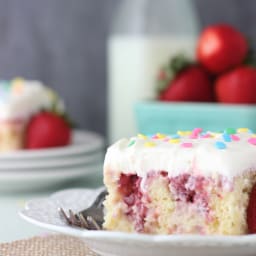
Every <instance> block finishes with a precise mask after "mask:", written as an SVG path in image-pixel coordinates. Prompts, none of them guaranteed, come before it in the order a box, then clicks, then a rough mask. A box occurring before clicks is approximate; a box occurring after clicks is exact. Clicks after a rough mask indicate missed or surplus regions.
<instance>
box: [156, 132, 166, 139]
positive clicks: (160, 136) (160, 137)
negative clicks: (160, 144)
mask: <svg viewBox="0 0 256 256" xmlns="http://www.w3.org/2000/svg"><path fill="white" fill-rule="evenodd" d="M156 136H157V138H158V139H163V138H165V137H166V135H165V134H161V133H157V134H156Z"/></svg>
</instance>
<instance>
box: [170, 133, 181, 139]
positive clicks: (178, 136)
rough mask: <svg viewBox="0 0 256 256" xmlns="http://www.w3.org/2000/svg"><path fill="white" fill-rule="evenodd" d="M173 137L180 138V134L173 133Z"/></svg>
mask: <svg viewBox="0 0 256 256" xmlns="http://www.w3.org/2000/svg"><path fill="white" fill-rule="evenodd" d="M171 138H172V139H179V138H180V135H179V134H173V135H171Z"/></svg>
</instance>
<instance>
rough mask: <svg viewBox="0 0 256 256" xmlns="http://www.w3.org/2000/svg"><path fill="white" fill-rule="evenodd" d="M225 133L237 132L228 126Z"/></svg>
mask: <svg viewBox="0 0 256 256" xmlns="http://www.w3.org/2000/svg"><path fill="white" fill-rule="evenodd" d="M225 133H227V134H235V133H236V129H234V128H227V129H226V130H225Z"/></svg>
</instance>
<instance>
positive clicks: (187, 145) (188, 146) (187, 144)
mask: <svg viewBox="0 0 256 256" xmlns="http://www.w3.org/2000/svg"><path fill="white" fill-rule="evenodd" d="M181 146H182V147H183V148H192V147H193V144H192V143H190V142H183V143H182V144H181Z"/></svg>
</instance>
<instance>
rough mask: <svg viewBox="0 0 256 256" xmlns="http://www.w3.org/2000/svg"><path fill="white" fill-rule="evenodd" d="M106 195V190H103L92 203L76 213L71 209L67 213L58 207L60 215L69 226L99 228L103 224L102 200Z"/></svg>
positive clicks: (89, 228)
mask: <svg viewBox="0 0 256 256" xmlns="http://www.w3.org/2000/svg"><path fill="white" fill-rule="evenodd" d="M106 195H107V191H106V190H103V191H102V192H101V193H100V194H99V195H98V196H97V198H96V199H95V201H94V202H93V203H92V205H91V206H90V207H88V208H86V209H84V210H82V211H80V212H78V213H74V212H73V211H72V210H71V209H69V210H68V214H67V213H66V212H65V211H64V210H63V208H59V209H58V210H59V213H60V215H61V216H62V217H63V218H64V219H65V221H66V222H67V223H68V224H69V225H70V226H75V227H80V228H85V229H88V230H101V229H102V224H103V218H104V213H103V201H104V200H105V197H106Z"/></svg>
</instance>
